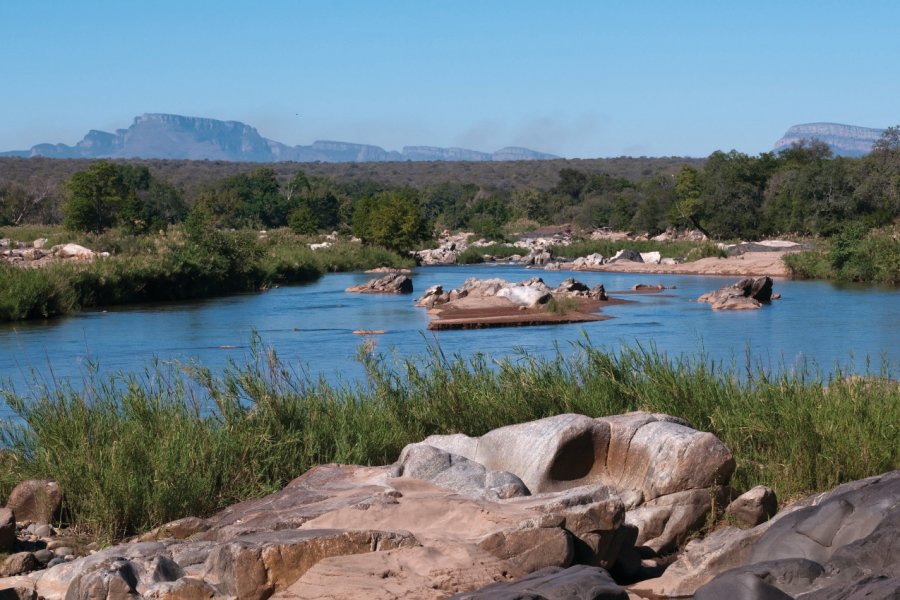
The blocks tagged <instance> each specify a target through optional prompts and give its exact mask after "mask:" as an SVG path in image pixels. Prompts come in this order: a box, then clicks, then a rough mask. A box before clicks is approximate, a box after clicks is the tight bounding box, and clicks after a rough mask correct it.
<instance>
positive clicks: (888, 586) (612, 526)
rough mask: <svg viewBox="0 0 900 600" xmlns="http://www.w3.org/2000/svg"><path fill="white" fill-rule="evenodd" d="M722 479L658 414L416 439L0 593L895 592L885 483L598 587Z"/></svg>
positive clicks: (623, 573) (717, 448) (656, 544)
mask: <svg viewBox="0 0 900 600" xmlns="http://www.w3.org/2000/svg"><path fill="white" fill-rule="evenodd" d="M733 469H734V458H733V457H732V455H731V452H730V451H729V450H728V448H726V447H725V446H724V445H723V444H722V442H721V441H719V440H718V439H717V438H716V437H715V436H713V435H711V434H709V433H703V432H700V431H696V430H694V429H692V428H691V427H690V426H689V425H688V424H686V423H685V422H683V421H681V420H679V419H676V418H673V417H670V416H666V415H660V414H650V413H629V414H625V415H619V416H612V417H601V418H596V419H595V418H589V417H586V416H581V415H574V414H568V415H559V416H555V417H550V418H547V419H542V420H539V421H534V422H530V423H523V424H519V425H512V426H509V427H503V428H500V429H496V430H494V431H491V432H489V433H487V434H485V435H483V436H481V437H480V438H472V437H468V436H465V435H461V434H457V435H444V436H431V437H429V438H427V439H425V440H424V441H423V442H420V443H416V444H411V445H409V446H407V447H406V448H405V449H404V450H403V452H402V453H401V456H400V458H399V460H398V462H397V463H396V464H394V465H391V466H385V467H359V466H341V465H323V466H319V467H316V468H313V469H311V470H310V471H308V472H307V473H305V474H304V475H302V476H301V477H299V478H297V479H296V480H294V481H292V482H291V483H290V484H289V485H288V486H287V487H286V488H284V489H283V490H281V491H280V492H277V493H275V494H272V495H270V496H267V497H265V498H261V499H258V500H251V501H247V502H243V503H240V504H237V505H235V506H232V507H230V508H227V509H225V510H224V511H222V512H220V513H218V514H216V515H214V516H212V517H210V518H208V519H199V518H185V519H181V520H179V521H175V522H172V523H169V524H167V525H165V526H163V527H160V528H158V529H156V530H154V531H151V532H149V533H147V534H145V535H143V536H141V537H140V538H138V539H135V540H133V541H131V542H128V543H123V544H119V545H117V546H113V547H110V548H106V549H104V550H101V551H99V552H96V553H95V554H92V555H90V556H86V557H83V558H78V559H75V560H71V561H69V562H64V563H62V564H58V565H56V566H54V567H51V568H49V569H46V570H42V571H35V572H32V573H29V574H27V575H24V576H19V577H11V578H6V579H0V597H3V598H19V599H25V598H28V599H31V600H35V599H38V598H44V599H47V600H57V599H59V600H62V599H65V600H81V599H85V600H86V599H95V598H96V599H105V600H114V599H115V600H118V599H125V598H138V597H143V598H155V599H158V600H162V599H166V600H176V599H187V598H205V599H225V598H231V599H235V598H236V599H253V600H263V599H266V598H274V599H288V598H375V599H379V598H384V599H387V598H401V597H402V598H426V599H431V598H435V599H436V598H446V597H449V596H451V595H453V594H457V595H458V596H457V597H458V598H471V599H480V600H482V599H488V598H491V599H499V598H526V597H527V598H573V597H585V598H616V599H621V600H624V599H625V598H635V597H638V598H642V597H643V598H651V597H652V598H672V597H689V596H693V595H694V594H696V597H697V598H698V599H709V598H733V599H735V600H737V599H743V598H754V599H757V598H758V599H768V598H788V599H790V598H795V597H796V598H801V597H802V598H803V599H804V600H815V599H820V598H821V599H824V598H845V597H866V598H896V597H897V594H898V593H900V577H898V575H897V573H898V572H900V471H895V472H893V473H888V474H885V475H883V476H880V477H874V478H870V479H867V480H862V481H859V482H853V483H850V484H846V485H843V486H840V487H839V488H837V489H835V490H833V491H831V492H828V493H826V494H821V495H818V496H814V497H811V498H807V499H806V500H803V501H801V502H800V503H798V504H796V505H794V506H793V507H791V508H789V509H786V510H784V511H782V512H781V513H779V514H778V515H776V516H775V517H774V518H773V519H771V520H769V521H766V522H764V523H763V524H761V525H758V526H756V527H754V528H752V529H744V530H740V529H736V528H725V529H721V530H718V531H716V532H714V533H713V534H711V535H710V536H708V537H707V538H705V539H696V540H693V541H691V542H690V543H688V544H687V545H686V546H685V547H684V549H683V551H682V552H681V553H680V554H679V555H678V559H677V560H676V561H675V562H674V564H672V565H671V566H669V567H668V569H666V570H665V572H664V573H663V574H662V575H661V576H658V577H655V578H652V579H645V580H644V581H639V582H638V583H635V584H633V585H630V586H629V589H628V591H627V592H626V590H625V589H623V588H622V587H620V585H619V584H618V583H617V582H616V580H614V579H613V578H612V577H611V575H612V576H614V577H616V578H617V580H618V581H620V582H621V581H623V580H625V579H627V580H631V581H634V580H640V579H643V578H645V577H646V576H647V575H648V569H647V566H648V561H649V562H651V563H652V562H653V561H654V558H653V557H660V554H661V553H665V552H669V551H672V550H676V549H677V548H679V547H681V546H682V544H683V543H684V542H685V541H686V540H688V539H689V538H691V536H693V535H695V532H696V531H698V529H699V528H700V527H702V526H703V524H704V523H705V522H706V519H707V514H708V512H709V511H710V510H711V509H712V507H713V506H715V505H716V504H718V503H724V500H726V499H727V498H728V497H729V494H728V491H729V490H728V488H727V484H728V481H729V478H730V476H731V473H732V471H733ZM757 492H759V490H753V491H751V493H748V494H747V495H745V496H744V497H743V498H744V499H743V500H742V501H740V502H738V504H740V508H741V510H745V509H746V508H747V507H748V506H749V505H752V504H753V503H754V502H756V501H757V500H758V501H760V502H762V501H763V498H764V497H765V496H766V493H764V491H763V493H757ZM754 499H756V500H754ZM764 518H765V517H764ZM642 558H643V560H641V559H642ZM656 563H657V564H658V566H659V568H658V569H656V570H657V571H658V570H660V569H662V568H663V567H664V566H665V564H666V563H667V561H666V560H665V559H664V558H663V557H660V558H658V559H657V560H656ZM650 570H652V569H650ZM529 574H531V575H530V576H529ZM854 594H857V595H854Z"/></svg>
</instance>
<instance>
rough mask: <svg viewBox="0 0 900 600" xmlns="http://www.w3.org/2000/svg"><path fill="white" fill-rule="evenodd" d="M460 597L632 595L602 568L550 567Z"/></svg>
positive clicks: (563, 599)
mask: <svg viewBox="0 0 900 600" xmlns="http://www.w3.org/2000/svg"><path fill="white" fill-rule="evenodd" d="M451 598H453V599H456V600H525V599H526V598H527V599H534V600H538V599H544V600H627V599H628V594H627V593H626V592H625V590H624V589H623V588H621V587H620V586H619V585H618V584H617V583H616V582H615V581H613V579H612V577H610V575H609V573H607V572H606V571H605V570H604V569H601V568H600V567H589V566H586V565H576V566H574V567H569V568H568V569H562V568H560V567H547V568H546V569H541V570H540V571H535V572H534V573H532V574H531V575H528V576H527V577H523V578H522V579H520V580H518V581H514V582H510V583H507V582H501V583H494V584H491V585H489V586H487V587H484V588H482V589H480V590H478V591H475V592H466V593H463V594H457V595H455V596H451Z"/></svg>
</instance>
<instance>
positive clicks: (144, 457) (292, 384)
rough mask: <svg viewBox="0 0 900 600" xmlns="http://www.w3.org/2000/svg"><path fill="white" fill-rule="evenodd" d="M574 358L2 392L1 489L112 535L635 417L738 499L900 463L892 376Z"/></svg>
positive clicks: (157, 376) (898, 396) (184, 372)
mask: <svg viewBox="0 0 900 600" xmlns="http://www.w3.org/2000/svg"><path fill="white" fill-rule="evenodd" d="M575 350H576V351H575V352H574V353H573V354H570V355H568V356H564V355H563V354H561V353H560V354H558V355H557V356H555V357H552V358H549V359H544V358H537V357H534V356H528V355H520V356H517V357H514V358H509V359H503V360H499V361H492V360H489V359H488V358H487V357H485V356H482V355H476V356H474V357H471V358H461V357H447V356H445V355H444V354H442V352H441V351H440V349H439V348H433V349H432V351H431V352H430V353H429V354H428V355H426V356H423V357H420V358H418V359H414V360H404V361H399V362H392V361H390V360H387V359H386V358H385V357H383V356H379V355H376V354H372V353H367V352H368V351H367V350H366V349H365V347H363V349H362V350H361V360H362V361H363V362H364V364H365V367H366V370H367V374H368V376H367V380H366V382H364V383H359V384H354V385H332V384H328V383H326V382H324V381H319V380H312V379H310V378H309V377H307V376H305V375H303V373H302V372H295V371H293V370H291V369H290V368H289V367H288V366H287V365H285V364H283V363H282V362H281V361H280V360H279V359H278V358H277V356H276V355H275V354H274V352H272V351H267V350H265V349H263V348H261V347H260V346H259V345H258V343H257V344H254V351H253V354H252V356H251V357H249V359H248V361H247V364H245V365H238V364H232V365H231V366H230V367H228V368H226V369H225V370H224V371H223V372H221V373H220V374H213V373H211V372H209V371H204V370H196V369H189V368H177V367H171V366H161V365H153V366H152V367H151V368H148V369H147V370H146V371H145V372H143V373H140V374H132V375H118V376H114V377H110V378H102V377H100V376H97V375H92V376H89V377H88V378H87V381H86V382H85V389H84V390H83V391H75V390H73V389H67V388H58V387H56V388H50V389H46V390H45V391H44V392H43V393H39V394H37V395H35V396H33V397H28V398H25V397H20V396H16V395H14V394H11V393H7V394H6V400H7V402H8V404H9V405H10V406H11V407H12V409H13V411H14V412H15V414H16V415H18V420H14V421H11V422H8V423H5V424H4V425H3V428H2V435H3V441H4V443H5V445H6V446H7V448H8V449H9V451H10V452H12V453H13V454H12V455H13V456H15V457H16V458H15V460H9V461H7V462H8V464H9V465H10V466H9V467H8V468H7V469H6V470H5V471H4V472H2V473H0V493H5V492H8V490H9V489H10V487H11V486H12V485H13V484H14V483H15V482H17V481H19V480H21V479H24V478H27V477H50V478H54V479H57V480H58V481H59V482H60V483H61V486H62V488H63V490H64V492H65V508H66V518H67V520H69V521H70V522H73V523H76V524H78V525H79V526H81V527H84V528H86V529H88V530H91V531H94V532H95V533H98V534H101V535H105V536H108V537H109V538H111V539H112V538H118V537H121V536H123V535H126V534H128V533H131V532H134V531H139V530H143V529H146V528H149V527H152V526H155V525H159V524H161V523H163V522H166V521H168V520H171V519H175V518H178V517H182V516H185V515H189V514H192V515H206V514H210V513H212V512H214V511H216V510H218V509H220V508H222V507H224V506H227V505H228V504H231V503H233V502H237V501H239V500H243V499H246V498H250V497H255V496H260V495H264V494H266V493H269V492H271V491H273V490H276V489H279V488H280V487H281V486H283V485H284V484H285V483H286V482H288V481H290V480H291V479H292V478H294V477H296V476H298V475H300V474H301V473H303V472H304V471H306V470H307V469H309V468H310V467H312V466H314V465H316V464H320V463H326V462H339V463H355V464H387V463H391V462H393V461H394V460H396V458H397V456H398V455H399V453H400V450H401V449H402V448H403V446H404V445H405V444H407V443H410V442H414V441H419V440H421V439H423V438H424V437H426V436H428V435H430V434H435V433H453V432H463V433H466V434H469V435H475V436H477V435H481V434H483V433H485V432H487V431H489V430H491V429H494V428H496V427H500V426H503V425H508V424H511V423H518V422H523V421H528V420H532V419H538V418H542V417H547V416H551V415H554V414H559V413H567V412H576V413H582V414H586V415H591V416H602V415H611V414H619V413H623V412H626V411H631V410H648V411H654V412H664V413H669V414H672V415H676V416H679V417H682V418H685V419H687V420H688V421H690V422H691V423H692V424H693V425H694V426H695V427H697V428H698V429H701V430H706V431H711V432H712V433H714V434H716V435H717V436H719V437H720V438H721V439H722V440H723V441H724V442H725V443H726V444H727V445H728V446H729V447H730V448H731V449H732V451H733V452H734V454H735V456H736V459H737V465H738V466H737V472H736V474H735V477H734V480H733V483H734V484H735V485H736V487H738V488H748V487H750V486H753V485H756V484H767V485H770V486H773V487H774V488H775V489H776V490H777V492H778V493H779V495H780V497H781V498H792V497H797V496H801V495H804V494H807V493H811V492H815V491H819V490H824V489H828V488H830V487H833V486H835V485H837V484H839V483H842V482H845V481H849V480H852V479H858V478H862V477H866V476H870V475H873V474H876V473H881V472H884V471H887V470H890V469H895V468H897V467H898V466H900V431H898V428H900V387H898V384H897V382H895V381H890V380H889V379H887V378H886V377H884V375H885V374H884V373H875V374H872V375H871V376H867V377H846V376H845V374H844V373H841V372H839V371H838V372H834V373H832V374H830V375H828V376H825V375H822V374H820V373H817V372H809V371H804V372H799V373H788V372H784V373H781V374H778V375H771V374H768V373H766V372H764V371H761V370H745V369H739V368H738V367H737V366H734V365H731V366H728V365H720V364H713V363H710V362H709V361H707V360H706V359H704V358H703V357H692V358H684V359H681V360H676V361H672V360H669V359H667V357H666V356H664V355H662V354H660V353H658V352H656V351H654V350H647V349H643V348H640V347H634V348H625V349H622V350H620V351H617V352H612V353H610V352H604V351H601V350H597V349H595V348H593V347H591V346H590V345H589V344H587V343H582V344H580V345H579V346H578V347H577V348H576V349H575Z"/></svg>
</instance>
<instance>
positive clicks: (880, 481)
mask: <svg viewBox="0 0 900 600" xmlns="http://www.w3.org/2000/svg"><path fill="white" fill-rule="evenodd" d="M898 573H900V471H892V472H890V473H886V474H884V475H881V476H877V477H871V478H868V479H863V480H860V481H854V482H851V483H848V484H845V485H842V486H839V487H837V488H835V489H834V490H831V491H830V492H826V493H824V494H817V495H815V496H810V497H808V498H806V499H804V500H801V501H800V502H797V503H796V504H794V505H793V506H791V507H788V508H787V509H785V510H783V511H782V512H781V513H779V514H778V515H776V516H775V517H774V518H773V519H771V520H770V521H767V522H765V523H763V524H761V525H758V526H757V527H754V528H752V529H746V530H741V529H736V528H726V529H722V530H719V531H716V532H714V533H713V534H711V535H709V536H708V537H707V538H706V539H704V540H698V541H696V542H692V543H690V544H688V545H687V547H686V548H685V550H684V552H683V553H682V554H681V555H680V557H679V559H678V560H677V561H676V562H675V563H673V564H672V565H671V566H670V567H669V568H668V569H667V570H666V572H665V573H664V574H663V575H662V576H661V577H659V578H657V579H650V580H647V581H643V582H640V583H637V584H634V585H633V586H631V587H632V589H633V590H634V591H635V592H636V593H639V594H645V595H648V596H652V597H689V596H694V595H695V594H696V595H695V597H696V598H697V599H698V600H709V599H712V598H749V599H757V598H758V599H761V600H762V599H767V598H773V599H775V598H784V599H788V600H790V599H792V598H803V599H804V600H817V599H822V600H824V599H836V598H896V597H897V595H898V594H900V576H898Z"/></svg>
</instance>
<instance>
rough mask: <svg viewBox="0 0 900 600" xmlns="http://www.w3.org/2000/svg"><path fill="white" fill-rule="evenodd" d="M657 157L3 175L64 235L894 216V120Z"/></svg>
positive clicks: (814, 222)
mask: <svg viewBox="0 0 900 600" xmlns="http://www.w3.org/2000/svg"><path fill="white" fill-rule="evenodd" d="M19 160H21V159H19ZM660 160H662V161H664V162H662V163H660V165H662V166H661V167H659V168H647V169H644V171H642V172H641V173H640V174H638V175H632V176H626V175H623V174H621V173H610V172H603V171H598V170H596V169H593V170H590V169H581V168H577V167H578V166H580V165H579V162H578V161H565V162H564V164H565V165H566V166H563V167H562V168H560V169H559V170H558V171H557V173H556V176H555V181H554V183H553V185H550V186H545V187H539V186H535V185H530V184H529V183H527V182H526V183H522V184H518V185H516V184H512V185H507V184H504V185H501V186H490V185H483V184H478V183H475V182H472V181H468V180H466V178H465V176H464V175H460V177H459V178H456V179H452V180H451V179H448V180H446V181H443V182H439V183H428V184H424V183H420V184H418V185H410V184H406V183H392V182H387V181H384V180H376V179H371V178H367V177H363V176H360V177H350V178H344V179H336V178H335V177H333V176H326V175H316V174H314V173H313V171H314V170H315V169H316V168H318V167H319V166H320V165H303V167H304V168H302V169H301V168H300V165H297V164H287V165H277V166H265V167H260V166H255V167H254V168H246V166H245V165H239V166H240V168H235V169H233V170H232V172H231V173H230V174H227V175H224V176H222V177H219V178H217V179H214V180H211V181H205V182H203V183H201V184H198V183H196V182H195V183H194V184H192V185H186V184H184V182H183V181H182V182H180V183H178V182H173V181H171V180H170V179H168V178H167V177H166V176H165V173H166V171H165V170H160V169H158V168H155V166H156V165H155V164H154V163H153V162H152V161H151V162H149V164H148V162H147V161H115V162H112V161H97V162H86V161H78V164H79V166H80V167H82V168H80V169H78V170H77V171H75V172H74V173H72V174H70V175H68V176H67V177H66V178H65V179H63V180H61V181H54V180H49V179H41V178H37V177H33V176H32V177H30V178H28V179H26V180H24V181H22V179H21V178H18V179H10V178H6V179H0V226H2V225H17V224H24V223H59V222H62V223H63V224H64V225H65V226H66V227H68V228H70V229H72V230H80V231H93V232H101V231H103V230H105V229H107V228H110V227H119V228H121V229H123V230H124V231H126V232H128V233H135V234H138V233H144V232H149V231H156V230H159V229H163V228H165V227H166V226H168V225H170V224H176V223H181V222H183V221H184V220H185V219H187V218H188V216H189V215H190V214H192V213H195V217H196V216H197V215H199V216H200V217H202V218H203V219H204V221H205V222H208V223H210V224H211V225H213V226H215V227H217V228H221V229H231V228H233V229H242V228H258V229H259V228H277V227H290V228H291V229H292V230H294V231H295V232H296V233H300V234H315V233H319V232H330V231H333V230H338V231H344V232H347V233H352V234H353V235H356V236H358V237H360V238H362V239H363V240H364V241H367V242H370V243H372V244H376V245H381V246H384V247H387V248H391V249H394V250H407V249H410V248H412V247H414V246H416V245H417V244H420V243H421V242H423V241H424V240H426V239H428V238H430V237H431V236H432V235H433V233H434V232H435V231H439V230H442V229H451V230H458V229H465V230H470V231H473V232H475V233H476V234H478V235H480V236H483V237H488V238H493V239H502V238H503V236H504V234H505V233H507V232H509V231H510V230H511V229H520V230H521V229H523V228H528V227H532V226H535V227H536V226H539V225H544V224H559V223H573V224H575V225H577V226H580V227H583V228H594V227H610V228H613V229H620V230H631V231H637V232H647V233H650V234H656V233H659V232H662V231H664V230H665V229H666V228H668V227H672V226H684V227H693V228H698V229H700V230H702V231H704V232H705V233H707V234H708V235H710V236H711V237H714V238H720V239H730V238H743V239H755V238H759V237H761V236H769V235H779V234H798V235H823V236H832V235H834V234H836V233H838V232H840V231H842V230H843V229H844V228H845V227H846V226H847V225H848V223H853V224H856V225H858V226H865V227H877V226H880V225H884V224H887V223H891V222H893V221H894V220H895V219H897V218H898V216H900V128H897V127H892V128H889V129H887V130H886V131H885V133H884V135H883V136H882V138H881V139H880V140H879V141H878V143H876V145H875V147H874V148H873V151H872V152H871V153H870V154H868V155H867V156H865V157H863V158H843V157H834V156H832V154H831V151H830V150H829V148H828V146H827V145H825V144H823V143H821V142H818V141H801V142H798V143H796V144H794V145H793V146H791V147H789V148H787V149H785V150H783V151H781V152H779V153H777V154H775V153H761V154H759V155H757V156H750V155H747V154H743V153H740V152H737V151H731V152H727V153H726V152H722V151H717V152H714V153H713V154H711V155H710V156H709V157H708V158H707V159H705V160H704V161H697V160H682V161H681V163H680V164H676V163H672V162H671V161H670V159H660ZM179 162H180V163H183V162H185V161H179ZM551 162H555V161H551ZM585 162H587V161H585ZM473 164H474V163H473ZM532 164H534V163H532ZM399 165H401V163H396V164H395V166H399ZM510 165H513V163H510ZM201 166H202V165H201ZM500 166H502V163H498V165H492V168H500ZM541 166H542V167H544V165H541ZM344 167H345V168H348V169H349V168H350V167H349V166H347V165H344ZM514 167H515V168H516V169H518V168H521V164H518V163H517V164H514ZM381 168H388V167H385V166H384V165H381ZM417 168H427V165H425V167H422V166H420V165H417ZM510 168H513V166H510ZM235 171H237V172H235Z"/></svg>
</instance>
